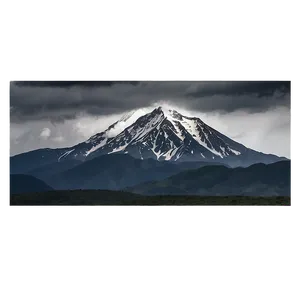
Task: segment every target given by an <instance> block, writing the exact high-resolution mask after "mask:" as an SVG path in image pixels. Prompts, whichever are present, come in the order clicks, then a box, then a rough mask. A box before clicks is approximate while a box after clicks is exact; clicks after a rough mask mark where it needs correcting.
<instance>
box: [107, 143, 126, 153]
mask: <svg viewBox="0 0 300 300" xmlns="http://www.w3.org/2000/svg"><path fill="white" fill-rule="evenodd" d="M127 145H128V144H125V145H123V146H120V147H118V148H115V149H113V151H111V152H108V153H107V154H111V153H115V152H120V151H122V150H124V149H125V148H126V147H127Z"/></svg>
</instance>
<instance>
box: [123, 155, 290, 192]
mask: <svg viewBox="0 0 300 300" xmlns="http://www.w3.org/2000/svg"><path fill="white" fill-rule="evenodd" d="M290 172H291V171H290V161H280V162H277V163H273V164H269V165H265V164H255V165H252V166H250V167H247V168H241V167H239V168H227V167H225V166H205V167H203V168H200V169H196V170H188V171H184V172H181V173H179V174H176V175H174V176H171V177H169V178H167V179H164V180H160V181H154V182H148V183H144V184H140V185H137V186H135V187H132V188H128V191H130V192H134V193H138V194H145V195H166V194H167V195H168V194H170V195H214V196H221V195H226V196H227V195H245V196H289V195H290V176H291V175H290Z"/></svg>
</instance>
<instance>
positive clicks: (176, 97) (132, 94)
mask: <svg viewBox="0 0 300 300" xmlns="http://www.w3.org/2000/svg"><path fill="white" fill-rule="evenodd" d="M159 101H165V102H168V103H170V104H172V103H173V104H174V105H176V106H179V107H183V108H185V109H188V110H196V111H202V112H224V113H229V112H234V111H237V110H244V111H247V112H262V111H267V110H269V109H274V108H276V107H287V108H289V107H290V82H288V81H260V82H255V81H249V82H245V81H232V82H225V81H211V82H209V81H207V82H193V81H191V82H186V81H178V82H176V81H172V82H168V81H158V82H156V81H144V82H136V81H133V82H118V81H115V82H113V81H98V82H97V81H95V82H93V81H91V82H88V81H77V82H76V81H50V82H43V81H35V82H34V81H27V82H11V84H10V115H11V122H14V123H22V122H25V121H31V120H50V121H54V122H60V121H65V120H70V119H74V118H76V117H78V116H79V115H82V114H88V115H92V116H105V115H111V114H118V113H122V112H123V111H125V110H131V109H135V108H139V107H145V106H149V105H153V104H154V103H156V102H159Z"/></svg>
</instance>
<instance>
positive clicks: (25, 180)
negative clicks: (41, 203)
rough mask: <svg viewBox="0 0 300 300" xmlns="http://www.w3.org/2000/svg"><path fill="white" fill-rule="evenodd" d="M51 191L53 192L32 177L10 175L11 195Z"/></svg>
mask: <svg viewBox="0 0 300 300" xmlns="http://www.w3.org/2000/svg"><path fill="white" fill-rule="evenodd" d="M51 190H53V188H52V187H50V186H49V185H47V184H46V183H45V182H43V181H42V180H40V179H37V178H35V177H33V176H30V175H23V174H14V175H10V193H11V194H22V193H32V192H46V191H51Z"/></svg>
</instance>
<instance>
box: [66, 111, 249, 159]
mask: <svg viewBox="0 0 300 300" xmlns="http://www.w3.org/2000/svg"><path fill="white" fill-rule="evenodd" d="M73 149H74V150H73ZM245 149H247V148H246V147H244V146H243V145H241V144H238V143H236V142H235V141H233V140H231V139H229V138H227V137H226V136H224V135H222V134H221V133H219V132H218V131H216V130H214V129H213V128H211V127H209V126H208V125H206V124H205V123H204V122H203V121H202V120H201V119H199V118H195V117H187V116H184V115H182V114H180V113H179V112H178V111H176V110H174V109H171V108H168V107H163V106H159V107H156V108H155V109H152V110H149V109H138V110H135V111H130V112H128V113H126V114H125V115H123V116H122V117H121V118H120V119H119V120H118V121H117V122H115V123H113V124H112V125H111V126H109V127H108V128H107V129H106V130H105V131H104V132H101V133H98V134H96V135H94V136H92V137H91V138H90V139H88V140H87V141H86V142H85V143H81V144H79V145H77V146H75V147H73V148H70V149H68V151H69V152H68V153H67V152H66V153H67V154H66V155H64V154H63V155H62V156H61V158H60V160H61V159H65V158H66V157H70V156H73V157H77V158H80V159H86V158H87V157H88V158H93V157H96V156H99V155H103V154H110V153H128V154H130V155H132V156H134V157H136V158H140V159H145V158H154V159H157V160H173V161H177V160H223V159H224V158H226V157H232V156H238V155H241V153H242V152H244V151H245ZM70 150H72V152H70Z"/></svg>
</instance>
